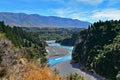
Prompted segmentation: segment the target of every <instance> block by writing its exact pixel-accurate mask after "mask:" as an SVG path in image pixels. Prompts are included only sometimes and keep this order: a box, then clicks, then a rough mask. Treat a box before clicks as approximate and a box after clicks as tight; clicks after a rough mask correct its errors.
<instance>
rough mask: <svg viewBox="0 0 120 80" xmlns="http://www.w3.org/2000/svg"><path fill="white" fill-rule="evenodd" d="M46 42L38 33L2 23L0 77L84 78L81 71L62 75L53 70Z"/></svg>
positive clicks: (23, 79) (4, 79)
mask: <svg viewBox="0 0 120 80" xmlns="http://www.w3.org/2000/svg"><path fill="white" fill-rule="evenodd" d="M45 45H46V43H45V42H44V40H43V39H42V38H41V37H40V36H39V35H38V34H37V33H34V32H26V31H24V30H22V29H21V28H19V27H10V26H8V25H5V24H4V22H0V80H84V79H83V77H81V76H79V75H78V74H71V75H68V76H66V77H64V78H61V77H60V76H59V74H58V73H56V71H54V72H52V71H51V70H50V69H49V66H47V65H46V50H45ZM38 58H40V62H39V63H38V62H37V59H38Z"/></svg>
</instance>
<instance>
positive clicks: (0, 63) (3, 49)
mask: <svg viewBox="0 0 120 80" xmlns="http://www.w3.org/2000/svg"><path fill="white" fill-rule="evenodd" d="M22 53H24V52H22V51H20V50H19V49H17V48H15V47H14V46H13V45H12V43H11V42H10V41H9V40H7V39H3V38H2V36H1V34H0V80H1V79H5V80H7V79H11V78H12V77H13V76H11V75H13V74H14V72H15V71H16V69H17V66H18V65H19V64H21V63H20V59H21V57H22Z"/></svg>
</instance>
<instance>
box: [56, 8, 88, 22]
mask: <svg viewBox="0 0 120 80" xmlns="http://www.w3.org/2000/svg"><path fill="white" fill-rule="evenodd" d="M54 12H55V13H56V15H57V16H60V17H66V18H72V19H79V20H83V21H87V20H88V19H87V17H84V16H85V14H87V12H83V11H82V12H80V11H79V10H77V9H76V10H75V9H70V8H68V9H56V10H54Z"/></svg>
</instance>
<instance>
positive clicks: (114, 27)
mask: <svg viewBox="0 0 120 80" xmlns="http://www.w3.org/2000/svg"><path fill="white" fill-rule="evenodd" d="M72 60H73V61H75V62H79V63H80V64H81V65H82V66H83V67H85V68H86V69H89V70H91V71H93V72H94V73H95V72H96V73H97V74H99V75H102V76H104V77H106V78H107V79H110V80H120V20H119V21H117V20H116V21H113V20H111V21H105V22H102V21H99V22H95V23H94V24H92V25H91V26H89V27H88V29H86V30H82V31H81V32H80V33H79V35H78V39H77V41H76V45H75V47H74V49H73V53H72Z"/></svg>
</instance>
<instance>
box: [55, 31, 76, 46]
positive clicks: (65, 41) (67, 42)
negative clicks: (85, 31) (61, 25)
mask: <svg viewBox="0 0 120 80" xmlns="http://www.w3.org/2000/svg"><path fill="white" fill-rule="evenodd" d="M77 36H78V32H74V33H72V36H71V37H69V38H65V39H61V40H56V43H60V44H61V45H64V46H74V45H75V42H76V39H77Z"/></svg>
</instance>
